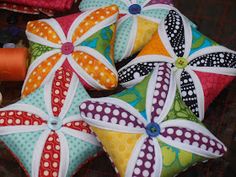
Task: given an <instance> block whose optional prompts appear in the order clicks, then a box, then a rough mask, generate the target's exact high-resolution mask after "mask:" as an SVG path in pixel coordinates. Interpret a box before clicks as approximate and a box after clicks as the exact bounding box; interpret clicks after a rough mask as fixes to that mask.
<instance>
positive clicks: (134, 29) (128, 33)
mask: <svg viewBox="0 0 236 177" xmlns="http://www.w3.org/2000/svg"><path fill="white" fill-rule="evenodd" d="M112 4H116V5H117V6H118V7H119V9H120V15H119V20H118V24H119V25H118V26H117V34H116V40H115V62H120V61H122V60H123V59H125V58H127V57H129V56H131V55H133V54H135V53H137V52H139V51H140V50H141V49H142V48H143V47H144V45H145V44H147V43H148V42H149V41H150V39H151V37H152V35H153V34H154V32H155V31H156V30H157V28H158V24H159V23H160V21H161V20H163V19H164V18H165V17H166V15H167V14H168V11H169V10H170V6H169V5H170V4H172V1H171V0H169V1H166V0H164V1H160V0H146V1H143V0H137V1H130V0H127V1H126V0H125V1H124V0H82V1H81V3H80V6H79V9H80V10H81V11H88V10H91V9H96V8H99V7H103V6H106V5H112Z"/></svg>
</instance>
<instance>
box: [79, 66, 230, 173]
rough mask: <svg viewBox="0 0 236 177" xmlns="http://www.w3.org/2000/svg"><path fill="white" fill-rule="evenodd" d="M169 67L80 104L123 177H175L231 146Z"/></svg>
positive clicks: (87, 119)
mask: <svg viewBox="0 0 236 177" xmlns="http://www.w3.org/2000/svg"><path fill="white" fill-rule="evenodd" d="M174 77H175V74H174V72H173V71H172V69H171V65H170V64H168V63H162V64H160V65H158V66H157V67H156V68H155V69H154V71H153V73H152V74H151V75H149V76H148V77H146V78H145V79H144V80H143V81H142V82H141V83H139V84H138V85H136V86H134V87H132V88H130V89H127V90H125V91H123V92H121V93H118V94H116V95H113V96H110V97H105V98H98V99H89V100H87V101H84V102H83V103H82V104H81V105H80V110H81V115H82V117H83V118H84V120H85V121H86V122H87V123H88V124H90V126H91V128H92V130H93V131H94V132H95V134H96V135H97V138H98V139H99V140H100V141H101V143H102V144H103V146H104V149H105V151H106V152H107V153H108V154H109V155H110V158H111V159H112V160H113V162H114V165H115V166H116V170H117V171H118V173H119V174H120V176H121V177H133V176H140V177H141V176H142V177H152V176H155V177H167V176H175V175H177V174H178V173H180V172H181V171H182V170H185V169H187V168H188V167H190V166H191V165H193V164H196V163H197V162H199V161H203V160H206V159H208V158H217V157H220V156H222V155H223V154H224V152H225V151H226V148H225V146H224V145H223V143H221V142H220V141H219V140H218V139H217V138H216V137H215V136H214V135H212V134H211V133H210V132H209V131H208V130H207V129H206V128H205V127H204V126H203V125H202V124H201V123H200V122H199V120H198V119H197V117H196V116H195V115H194V114H193V113H192V112H191V111H190V110H189V108H188V107H187V106H186V105H185V103H184V102H183V101H182V99H181V98H180V94H179V91H178V90H177V88H176V83H175V82H176V81H175V79H174Z"/></svg>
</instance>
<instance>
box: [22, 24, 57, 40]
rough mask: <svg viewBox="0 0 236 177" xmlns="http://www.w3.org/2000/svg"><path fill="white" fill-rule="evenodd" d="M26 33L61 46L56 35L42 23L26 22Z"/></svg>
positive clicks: (48, 26) (49, 27)
mask: <svg viewBox="0 0 236 177" xmlns="http://www.w3.org/2000/svg"><path fill="white" fill-rule="evenodd" d="M26 31H27V32H30V33H32V34H34V35H37V36H38V37H41V38H44V39H46V40H48V41H50V42H52V43H55V44H61V40H60V37H59V36H58V34H57V33H56V32H55V31H54V29H53V28H52V27H51V26H50V25H49V24H48V23H46V22H42V21H31V22H28V24H27V27H26Z"/></svg>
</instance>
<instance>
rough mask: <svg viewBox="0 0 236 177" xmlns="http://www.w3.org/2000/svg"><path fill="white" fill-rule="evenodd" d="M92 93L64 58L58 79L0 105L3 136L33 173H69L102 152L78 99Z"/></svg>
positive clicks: (34, 175) (40, 175)
mask: <svg viewBox="0 0 236 177" xmlns="http://www.w3.org/2000/svg"><path fill="white" fill-rule="evenodd" d="M87 98H89V95H88V94H87V92H86V91H85V90H84V88H83V86H82V85H81V84H80V82H79V80H78V78H77V76H76V75H75V74H74V73H73V72H72V70H71V69H69V63H68V62H67V63H65V64H64V65H63V66H61V67H60V68H59V69H58V70H57V71H56V73H55V77H54V78H53V80H50V81H49V82H47V83H45V85H44V86H42V87H40V88H39V89H37V90H36V91H35V92H34V93H32V94H30V95H29V96H27V97H25V98H24V99H22V100H21V101H19V102H17V103H15V104H12V105H10V106H7V107H5V108H2V109H0V140H1V141H3V142H4V144H5V145H6V146H7V147H8V149H9V150H10V151H11V152H12V154H13V155H14V157H16V159H18V161H19V163H20V164H21V166H22V167H23V169H24V170H25V172H26V174H27V176H31V177H47V176H49V177H57V176H60V177H69V176H72V175H73V174H74V173H75V172H76V170H77V169H78V167H79V166H80V165H82V164H83V163H85V161H87V160H88V158H92V157H93V156H94V155H96V153H97V152H99V151H101V148H100V144H99V143H98V142H97V140H96V138H95V137H94V135H93V133H92V132H91V130H90V129H89V126H88V124H87V123H85V122H84V121H82V119H81V117H80V112H79V109H78V106H79V104H80V103H81V102H82V101H83V100H84V99H87Z"/></svg>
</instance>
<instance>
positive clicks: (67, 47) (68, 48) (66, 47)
mask: <svg viewBox="0 0 236 177" xmlns="http://www.w3.org/2000/svg"><path fill="white" fill-rule="evenodd" d="M73 51H74V45H73V44H72V43H71V42H66V43H64V44H63V45H62V47H61V52H62V54H64V55H69V54H71V53H72V52H73Z"/></svg>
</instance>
